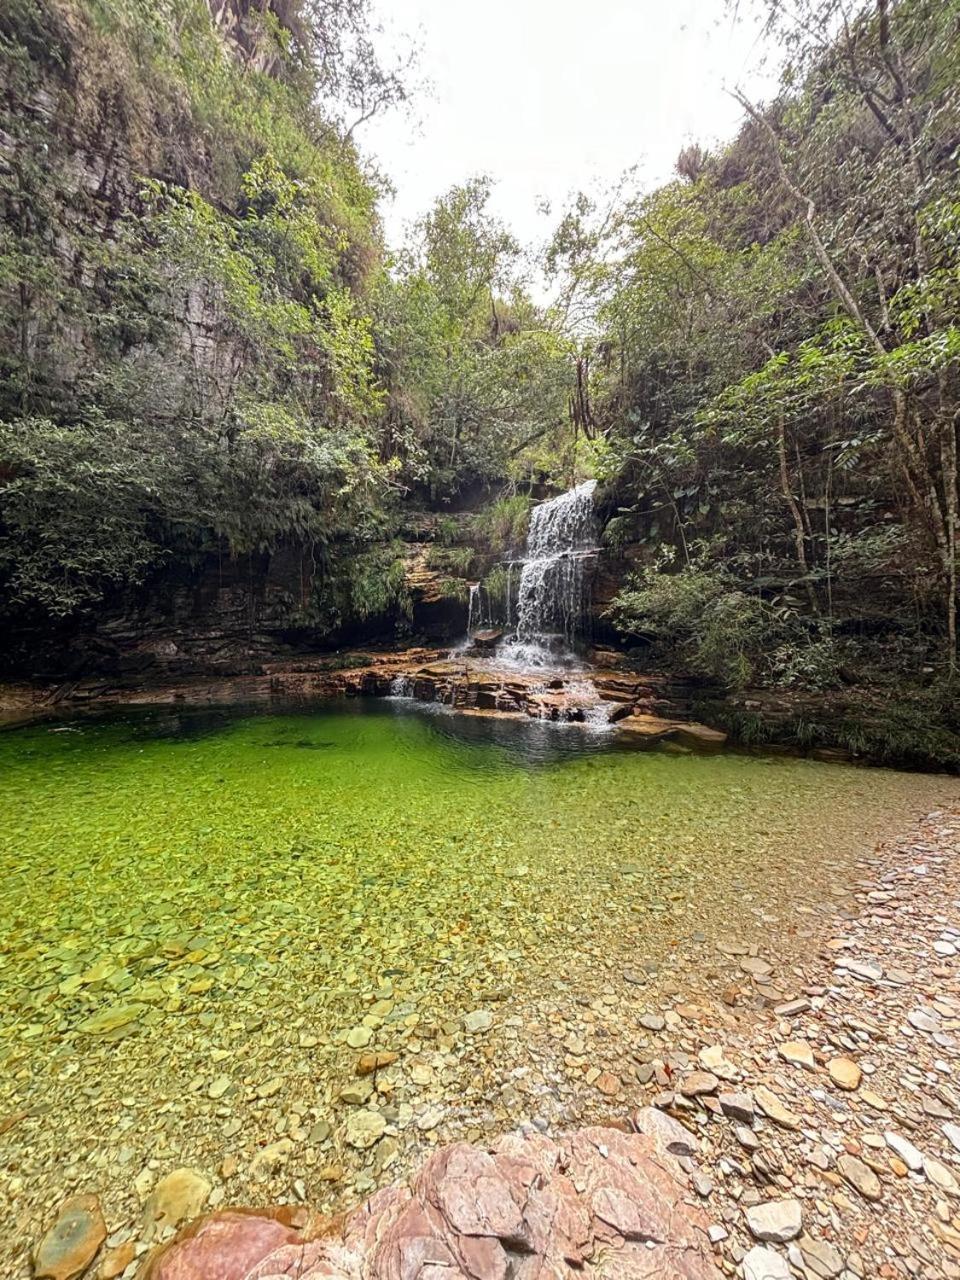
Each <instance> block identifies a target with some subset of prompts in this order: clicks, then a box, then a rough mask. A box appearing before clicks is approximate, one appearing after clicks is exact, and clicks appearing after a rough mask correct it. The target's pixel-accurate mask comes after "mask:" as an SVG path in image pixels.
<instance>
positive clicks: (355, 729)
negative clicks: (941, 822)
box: [0, 701, 957, 1274]
mask: <svg viewBox="0 0 960 1280" xmlns="http://www.w3.org/2000/svg"><path fill="white" fill-rule="evenodd" d="M956 794H957V788H956V784H955V783H954V782H953V781H951V780H949V779H940V778H928V777H922V776H917V775H905V774H898V773H895V772H892V771H866V770H858V769H852V768H843V767H837V766H829V765H821V764H816V763H812V762H806V761H799V760H784V759H763V758H753V757H746V756H737V755H724V756H716V757H696V756H678V755H667V754H659V753H646V752H637V751H635V750H629V749H624V748H620V747H618V746H616V745H615V744H614V742H613V741H612V740H611V739H610V738H609V737H606V736H604V735H598V734H595V733H590V732H589V731H585V730H584V729H582V728H579V727H577V726H554V725H549V724H542V723H530V724H523V723H517V722H514V721H499V720H495V719H488V718H481V717H470V716H458V715H454V714H450V713H445V712H442V711H430V710H428V709H423V708H420V707H418V706H416V705H415V704H410V703H409V702H404V701H390V702H368V703H364V702H347V703H344V704H327V705H325V706H323V707H319V708H303V707H301V708H298V709H292V710H286V711H277V710H275V709H274V710H267V711H263V710H261V711H258V712H256V711H251V710H249V709H248V710H244V709H235V710H222V709H220V710H216V711H201V710H193V711H191V710H182V711H180V710H177V711H172V710H153V711H150V712H139V713H130V714H127V715H123V716H119V717H112V718H104V719H101V720H93V719H85V720H76V721H73V722H68V723H64V724H57V725H53V724H49V723H46V724H38V725H34V726H31V727H27V728H20V729H16V730H11V731H7V732H4V733H0V813H2V825H0V1123H2V1122H3V1119H4V1117H5V1116H9V1115H12V1114H15V1113H17V1112H19V1111H21V1110H25V1111H27V1112H28V1113H29V1114H28V1115H27V1117H26V1118H24V1119H22V1120H21V1121H18V1122H17V1123H16V1124H15V1125H14V1126H13V1127H12V1128H11V1129H10V1131H9V1132H8V1133H7V1134H6V1135H5V1136H4V1139H3V1141H4V1144H5V1146H6V1148H7V1150H8V1151H9V1152H10V1153H11V1154H10V1157H9V1159H6V1158H5V1160H4V1162H3V1163H2V1165H0V1206H2V1205H4V1203H6V1204H7V1205H8V1206H15V1208H12V1209H11V1213H13V1214H15V1216H14V1217H12V1218H11V1219H10V1221H9V1222H7V1221H6V1220H5V1221H4V1223H3V1224H0V1225H5V1226H6V1227H7V1228H8V1230H7V1231H6V1232H5V1233H3V1238H5V1239H8V1240H9V1239H14V1240H17V1241H20V1242H24V1241H26V1242H29V1239H30V1238H31V1232H33V1231H34V1229H39V1225H40V1223H41V1222H42V1221H44V1220H46V1219H47V1218H48V1217H49V1212H50V1208H51V1205H52V1204H55V1203H56V1202H57V1201H58V1198H59V1197H60V1196H61V1195H63V1194H66V1192H67V1191H70V1190H87V1189H97V1190H99V1191H101V1193H102V1194H103V1195H104V1196H105V1197H106V1202H107V1205H108V1208H109V1210H110V1215H111V1225H112V1226H113V1225H114V1224H116V1223H117V1222H120V1223H123V1222H125V1221H134V1220H135V1218H136V1215H137V1213H138V1204H139V1201H138V1197H137V1195H136V1194H135V1191H134V1185H135V1180H136V1178H137V1177H138V1175H140V1174H141V1172H142V1171H143V1170H144V1169H149V1168H151V1167H153V1168H155V1169H163V1170H166V1169H169V1168H173V1167H176V1166H177V1165H180V1164H188V1165H193V1166H195V1167H197V1168H199V1169H202V1170H205V1171H207V1172H208V1173H209V1174H210V1175H211V1176H214V1177H215V1173H216V1169H217V1168H218V1166H219V1163H220V1161H221V1160H222V1158H223V1157H224V1155H225V1154H230V1153H234V1154H236V1156H237V1159H238V1161H239V1165H240V1170H241V1172H240V1174H239V1175H238V1177H239V1179H240V1181H239V1182H237V1183H235V1184H232V1186H233V1187H235V1188H237V1190H232V1191H231V1193H230V1196H229V1197H228V1198H229V1199H237V1198H239V1199H240V1200H241V1201H243V1200H244V1199H246V1200H250V1199H258V1198H259V1199H262V1198H263V1196H264V1194H266V1193H267V1190H269V1192H270V1194H273V1195H277V1194H284V1195H290V1194H292V1193H291V1192H290V1186H291V1181H292V1179H294V1178H295V1177H300V1178H302V1179H303V1180H304V1181H305V1184H306V1187H307V1192H308V1194H309V1196H310V1198H311V1199H313V1200H315V1201H317V1200H318V1201H320V1202H321V1203H322V1202H324V1201H329V1202H331V1203H332V1202H333V1201H334V1200H338V1199H343V1198H347V1199H349V1198H351V1197H355V1196H356V1195H357V1194H360V1193H362V1192H364V1191H366V1190H369V1189H370V1188H371V1187H372V1186H373V1185H375V1184H376V1183H378V1182H382V1181H387V1180H389V1179H390V1178H391V1177H393V1176H396V1173H397V1171H398V1168H400V1167H405V1166H406V1164H407V1163H410V1162H413V1161H414V1160H415V1159H416V1158H417V1156H418V1155H419V1154H422V1148H423V1146H424V1144H429V1142H431V1141H433V1140H434V1138H435V1137H437V1136H442V1137H455V1136H463V1135H464V1134H471V1133H473V1134H476V1133H478V1132H480V1131H487V1130H489V1129H490V1128H491V1127H493V1128H497V1127H504V1126H509V1125H512V1124H514V1123H516V1122H518V1120H520V1119H523V1118H524V1116H527V1117H528V1116H529V1114H530V1107H531V1106H532V1105H533V1104H531V1103H528V1102H527V1101H523V1100H522V1103H515V1102H514V1101H513V1100H512V1099H513V1095H512V1094H509V1093H508V1090H507V1088H506V1087H505V1083H504V1082H505V1081H506V1080H508V1077H509V1079H510V1080H512V1079H513V1077H514V1076H515V1075H516V1073H517V1072H521V1073H522V1072H524V1071H530V1070H534V1071H535V1072H536V1073H539V1074H538V1075H537V1079H544V1080H546V1079H547V1078H548V1074H549V1073H548V1072H547V1066H546V1061H547V1057H548V1056H549V1055H548V1054H547V1055H546V1056H545V1052H546V1051H545V1050H544V1049H543V1046H542V1043H541V1042H540V1041H539V1040H538V1035H539V1031H538V1028H542V1027H544V1026H547V1025H548V1023H549V1022H550V1020H551V1019H554V1018H558V1017H560V1016H561V1008H562V1010H564V1012H563V1013H562V1016H563V1017H564V1018H568V1019H575V1018H576V1017H577V1016H579V1015H578V1014H577V1009H578V1008H579V1007H580V1006H581V1005H586V1004H589V1003H590V1002H591V1001H592V1000H594V998H595V997H596V996H597V990H598V983H600V984H601V985H602V987H603V989H604V990H609V991H612V992H613V994H612V995H611V996H610V997H609V998H610V999H611V1000H619V999H621V989H622V988H623V983H622V981H621V978H620V974H621V971H622V970H623V969H624V968H626V967H627V966H631V967H636V966H638V965H640V964H641V963H644V962H649V964H650V972H651V973H652V972H654V970H655V969H656V967H657V966H659V967H660V969H661V971H662V972H676V971H678V970H677V966H679V967H680V970H682V971H683V973H684V975H685V976H684V981H685V982H689V983H690V984H695V983H696V981H697V980H698V979H697V974H698V972H699V968H698V966H700V967H703V966H709V963H710V960H709V956H708V950H707V949H705V948H709V944H710V942H711V941H712V940H714V939H717V938H722V937H730V936H731V935H737V936H748V937H749V938H750V940H752V941H757V942H759V943H760V944H761V945H763V944H764V943H765V940H767V939H773V942H774V945H781V944H783V943H784V940H785V939H786V938H787V937H788V936H789V935H790V933H791V931H792V926H791V925H790V922H791V921H793V922H796V921H797V920H800V921H801V922H803V921H805V920H809V919H810V918H811V914H810V913H812V915H813V916H815V915H816V913H817V912H818V911H820V910H821V908H822V904H823V902H824V901H825V900H831V895H835V894H836V892H837V886H838V884H842V882H843V880H844V877H845V876H849V874H850V873H851V871H852V870H853V868H854V863H855V860H856V858H857V856H858V855H861V854H863V853H864V852H865V851H868V850H869V849H870V847H871V846H872V843H873V841H874V840H875V838H876V837H877V836H878V835H879V834H881V833H882V832H884V831H890V830H891V829H894V828H896V829H899V827H901V826H903V825H905V824H906V823H907V822H909V821H910V820H911V819H912V818H914V817H916V816H918V815H919V814H920V813H922V812H925V811H927V810H928V809H930V808H932V807H935V806H936V805H937V804H939V803H942V802H944V801H945V800H950V799H953V798H955V796H956ZM798 912H806V913H808V914H807V915H800V916H798V915H797V913H798ZM713 954H715V953H713ZM701 957H703V958H702V960H701ZM598 966H599V968H598ZM633 990H634V989H633V988H631V989H630V991H631V992H632V991H633ZM628 994H629V993H628ZM604 998H605V999H606V998H607V997H606V996H605V997H604ZM476 1009H490V1010H492V1011H494V1013H495V1018H496V1020H495V1025H494V1027H493V1028H492V1029H491V1031H490V1032H489V1034H488V1035H487V1036H485V1037H479V1038H476V1039H474V1040H471V1039H469V1038H465V1036H464V1032H463V1026H462V1019H463V1016H464V1015H465V1014H466V1013H467V1012H470V1011H472V1010H476ZM571 1011H572V1012H571ZM105 1014H106V1015H107V1016H106V1018H105V1019H104V1018H103V1017H102V1015H105ZM98 1018H100V1019H101V1020H100V1021H99V1022H98V1021H97V1020H98ZM116 1019H119V1022H118V1024H117V1025H111V1021H112V1020H113V1021H115V1020H116ZM361 1025H365V1026H366V1027H367V1029H368V1030H369V1031H370V1033H371V1035H370V1045H369V1047H370V1048H372V1049H378V1048H384V1049H389V1050H391V1051H394V1052H397V1053H398V1054H399V1055H400V1060H399V1062H398V1063H397V1064H396V1066H394V1067H392V1068H391V1069H390V1072H388V1073H381V1076H383V1078H384V1079H385V1080H386V1087H385V1092H384V1093H383V1094H382V1095H377V1096H375V1098H374V1103H373V1105H377V1106H380V1107H381V1108H384V1109H385V1113H386V1115H387V1117H388V1120H389V1122H390V1123H391V1125H393V1126H394V1127H395V1129H396V1133H397V1136H396V1138H395V1139H393V1138H392V1139H391V1142H393V1143H394V1147H396V1148H398V1149H399V1164H397V1163H395V1161H397V1159H398V1157H397V1152H396V1151H395V1150H394V1149H393V1148H391V1149H390V1152H389V1158H388V1156H387V1155H385V1154H384V1150H383V1149H382V1148H381V1147H376V1148H374V1149H372V1150H369V1151H361V1150H356V1149H354V1148H352V1147H350V1146H349V1145H348V1144H346V1142H345V1141H344V1128H343V1126H344V1123H345V1117H346V1114H347V1111H346V1110H345V1109H344V1107H343V1105H342V1104H341V1103H338V1102H337V1095H338V1093H339V1090H340V1088H341V1087H342V1086H343V1085H344V1084H345V1083H349V1082H350V1081H352V1080H354V1079H355V1076H354V1067H355V1064H356V1057H357V1053H356V1049H355V1048H351V1047H350V1045H349V1044H348V1043H347V1042H346V1039H345V1037H346V1035H347V1033H348V1032H349V1031H350V1030H351V1029H355V1028H356V1027H358V1026H361ZM566 1025H571V1023H570V1022H569V1021H568V1022H567V1024H566ZM633 1025H635V1023H634V1024H633ZM525 1055H526V1057H525ZM531 1055H532V1062H533V1065H532V1066H531V1062H530V1061H528V1060H527V1059H528V1058H529V1057H530V1056H531ZM414 1067H417V1068H418V1070H417V1071H415V1070H414ZM561 1069H562V1068H559V1067H558V1068H557V1070H561ZM511 1073H513V1074H511ZM224 1075H226V1076H227V1077H229V1080H230V1085H229V1088H228V1089H227V1091H226V1093H225V1094H221V1095H218V1096H213V1094H211V1092H210V1085H211V1082H212V1081H214V1080H215V1079H216V1078H217V1077H222V1076H224ZM552 1078H553V1077H550V1079H552ZM378 1079H380V1077H378ZM478 1080H480V1081H482V1082H483V1084H482V1086H481V1085H478V1084H477V1083H476V1082H477V1081H478ZM378 1087H384V1086H383V1085H382V1082H381V1085H380V1086H378ZM510 1087H511V1088H513V1087H514V1086H513V1084H511V1086H510ZM538 1087H539V1086H538ZM551 1087H553V1086H551ZM543 1089H546V1086H543ZM543 1089H541V1092H543ZM546 1092H547V1093H549V1089H546ZM583 1092H584V1096H586V1095H587V1094H589V1090H584V1091H583ZM517 1096H519V1095H517ZM545 1096H546V1095H545ZM558 1096H559V1095H558ZM573 1096H575V1097H576V1096H578V1092H577V1090H576V1089H574V1094H573ZM428 1105H429V1106H438V1107H439V1108H440V1109H441V1110H442V1112H443V1114H444V1120H443V1121H442V1122H441V1124H440V1126H439V1128H437V1129H436V1130H433V1129H431V1130H422V1129H420V1128H419V1127H418V1126H417V1124H415V1123H411V1117H413V1116H415V1115H417V1114H419V1112H420V1110H421V1109H422V1108H423V1107H424V1106H428ZM542 1105H543V1107H545V1108H547V1109H548V1110H549V1105H548V1101H544V1102H543V1104H542ZM568 1110H569V1105H568ZM567 1118H568V1119H569V1118H570V1117H569V1116H568V1117H567ZM573 1118H574V1119H576V1118H577V1117H576V1116H574V1117H573ZM319 1121H327V1122H329V1126H330V1132H329V1134H328V1135H327V1136H325V1137H324V1136H319V1135H320V1134H321V1132H322V1125H321V1129H320V1130H317V1128H316V1125H317V1123H318V1122H319ZM234 1124H236V1125H237V1126H238V1127H237V1128H234ZM283 1135H286V1136H288V1137H289V1136H290V1135H292V1137H291V1142H292V1154H291V1155H290V1156H289V1158H288V1163H287V1164H286V1165H285V1166H284V1168H283V1170H282V1172H280V1173H279V1174H278V1175H277V1179H278V1180H277V1182H276V1183H274V1184H270V1183H268V1184H266V1188H265V1187H263V1186H260V1187H259V1189H258V1188H257V1187H255V1186H254V1184H253V1183H248V1182H245V1181H244V1177H245V1173H244V1171H245V1170H246V1169H247V1167H248V1165H249V1162H250V1159H251V1157H252V1155H253V1154H254V1153H255V1152H256V1150H257V1149H259V1147H261V1146H263V1145H264V1144H265V1143H268V1142H274V1141H277V1140H278V1137H280V1136H283ZM378 1153H379V1154H378ZM151 1160H152V1161H154V1162H155V1164H154V1166H150V1161H151ZM330 1166H332V1167H333V1168H334V1169H335V1170H338V1171H339V1175H338V1176H337V1177H333V1176H332V1175H331V1174H330V1173H329V1167H330ZM322 1169H326V1170H327V1172H326V1173H324V1174H323V1176H322V1177H321V1174H320V1170H322ZM0 1218H4V1212H3V1211H2V1210H0ZM25 1256H26V1255H25V1254H23V1255H22V1257H23V1258H25ZM18 1259H19V1260H21V1261H22V1259H20V1255H18ZM24 1265H25V1262H24ZM0 1270H2V1268H0ZM10 1273H11V1272H9V1271H8V1272H4V1274H10ZM17 1274H19V1273H17Z"/></svg>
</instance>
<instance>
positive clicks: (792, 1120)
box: [753, 1084, 800, 1129]
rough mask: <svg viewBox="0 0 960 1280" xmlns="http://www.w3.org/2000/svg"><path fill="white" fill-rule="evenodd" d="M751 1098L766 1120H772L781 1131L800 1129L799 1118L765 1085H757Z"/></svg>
mask: <svg viewBox="0 0 960 1280" xmlns="http://www.w3.org/2000/svg"><path fill="white" fill-rule="evenodd" d="M753 1097H754V1101H755V1102H756V1104H757V1106H758V1107H759V1108H760V1110H761V1111H762V1112H763V1114H764V1115H765V1116H766V1117H767V1119H768V1120H772V1121H773V1123H774V1124H777V1125H779V1126H780V1128H781V1129H799V1128H800V1117H799V1116H798V1115H796V1114H795V1113H794V1112H793V1111H791V1110H790V1108H789V1107H787V1106H785V1105H784V1104H783V1103H782V1102H781V1101H780V1099H779V1098H778V1097H777V1095H776V1094H775V1093H773V1092H771V1090H770V1089H768V1088H767V1087H766V1085H762V1084H761V1085H758V1086H757V1087H756V1089H754V1091H753Z"/></svg>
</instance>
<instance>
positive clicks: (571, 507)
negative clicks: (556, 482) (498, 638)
mask: <svg viewBox="0 0 960 1280" xmlns="http://www.w3.org/2000/svg"><path fill="white" fill-rule="evenodd" d="M596 483H597V482H596V481H595V480H588V481H587V482H586V484H581V485H578V486H577V487H576V488H575V489H571V490H569V492H567V493H562V494H561V495H560V496H559V497H558V498H552V499H551V500H550V501H549V502H541V503H540V505H539V506H537V507H535V508H534V509H533V512H532V514H531V516H530V530H529V533H528V535H527V549H526V556H525V557H524V559H523V561H521V569H520V582H519V585H518V589H517V625H516V634H515V636H513V637H512V638H511V639H510V640H509V641H507V642H506V643H505V644H504V646H503V647H502V652H503V654H504V656H505V657H508V658H509V657H512V658H513V659H515V660H517V661H520V662H528V663H533V664H534V665H542V664H543V663H544V662H546V661H549V659H550V651H553V653H554V654H555V653H556V652H557V651H558V650H559V652H560V653H561V654H566V653H569V651H570V649H571V648H572V646H573V643H574V641H575V639H576V638H577V636H578V635H579V634H580V633H581V632H582V630H583V621H584V613H585V607H584V586H585V574H584V570H585V567H586V561H587V560H588V559H589V558H590V557H591V556H592V555H593V554H594V553H595V552H596V549H597V547H596V541H597V529H596V520H595V517H594V510H593V491H594V489H595V488H596Z"/></svg>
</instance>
